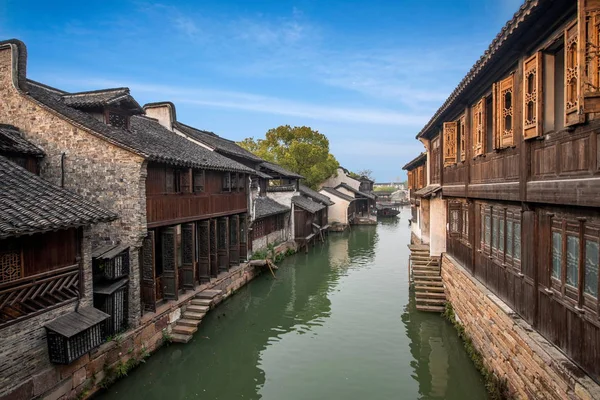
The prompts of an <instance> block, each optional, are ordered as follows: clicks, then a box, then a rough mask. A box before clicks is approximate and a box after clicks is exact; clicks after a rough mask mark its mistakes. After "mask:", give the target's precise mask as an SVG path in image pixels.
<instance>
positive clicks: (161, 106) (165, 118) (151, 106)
mask: <svg viewBox="0 0 600 400" xmlns="http://www.w3.org/2000/svg"><path fill="white" fill-rule="evenodd" d="M144 111H145V112H146V116H148V117H150V118H154V119H156V120H158V123H159V124H161V125H162V126H164V127H165V128H167V129H168V130H170V131H173V122H174V121H176V120H177V116H176V114H175V105H174V104H173V103H171V102H170V101H164V102H160V103H148V104H146V105H144Z"/></svg>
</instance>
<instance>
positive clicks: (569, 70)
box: [564, 24, 584, 126]
mask: <svg viewBox="0 0 600 400" xmlns="http://www.w3.org/2000/svg"><path fill="white" fill-rule="evenodd" d="M564 35H565V126H571V125H574V124H577V123H580V122H582V117H584V115H583V113H580V112H579V107H580V106H581V105H582V104H581V103H582V101H581V100H582V99H581V91H582V90H581V82H580V78H581V77H580V76H579V69H580V68H579V65H580V60H579V55H578V51H579V46H580V44H579V32H578V26H577V24H573V25H572V26H570V27H569V28H567V29H565V33H564Z"/></svg>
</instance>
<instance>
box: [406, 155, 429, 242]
mask: <svg viewBox="0 0 600 400" xmlns="http://www.w3.org/2000/svg"><path fill="white" fill-rule="evenodd" d="M402 169H403V170H405V171H406V173H407V175H408V179H407V181H408V197H409V201H410V211H411V220H410V226H411V230H412V235H411V242H412V243H422V242H423V241H425V242H427V241H428V239H427V238H428V237H429V211H428V210H429V207H428V204H426V206H425V209H426V210H427V213H423V209H422V208H421V196H420V195H419V196H418V195H417V192H419V191H420V190H421V189H423V188H424V187H425V186H426V183H427V170H426V169H427V153H426V152H423V153H421V154H419V155H418V156H417V157H415V158H414V159H413V160H411V161H409V162H408V163H406V165H404V167H402ZM424 237H425V238H424Z"/></svg>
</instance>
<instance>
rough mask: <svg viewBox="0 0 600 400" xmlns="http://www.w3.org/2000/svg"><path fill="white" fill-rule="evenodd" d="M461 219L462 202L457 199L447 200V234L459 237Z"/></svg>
mask: <svg viewBox="0 0 600 400" xmlns="http://www.w3.org/2000/svg"><path fill="white" fill-rule="evenodd" d="M461 220H462V204H461V203H460V202H458V201H449V202H448V236H449V237H455V238H460V235H461V230H462V226H461V222H462V221H461Z"/></svg>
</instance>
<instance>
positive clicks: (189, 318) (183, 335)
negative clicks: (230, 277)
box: [171, 290, 221, 343]
mask: <svg viewBox="0 0 600 400" xmlns="http://www.w3.org/2000/svg"><path fill="white" fill-rule="evenodd" d="M219 294H221V291H220V290H204V291H202V292H200V293H198V294H197V295H196V296H195V298H193V299H192V300H191V301H190V304H189V305H188V306H187V307H186V309H185V312H184V313H183V314H182V315H181V318H180V319H179V320H177V322H176V323H175V326H174V327H173V331H172V333H171V341H172V342H175V343H187V342H189V341H190V340H192V336H193V335H194V333H195V332H196V331H197V330H198V325H200V323H201V322H202V319H203V318H204V316H205V315H206V313H207V312H208V311H209V310H210V308H211V307H212V306H213V304H214V298H215V297H216V296H217V295H219Z"/></svg>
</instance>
